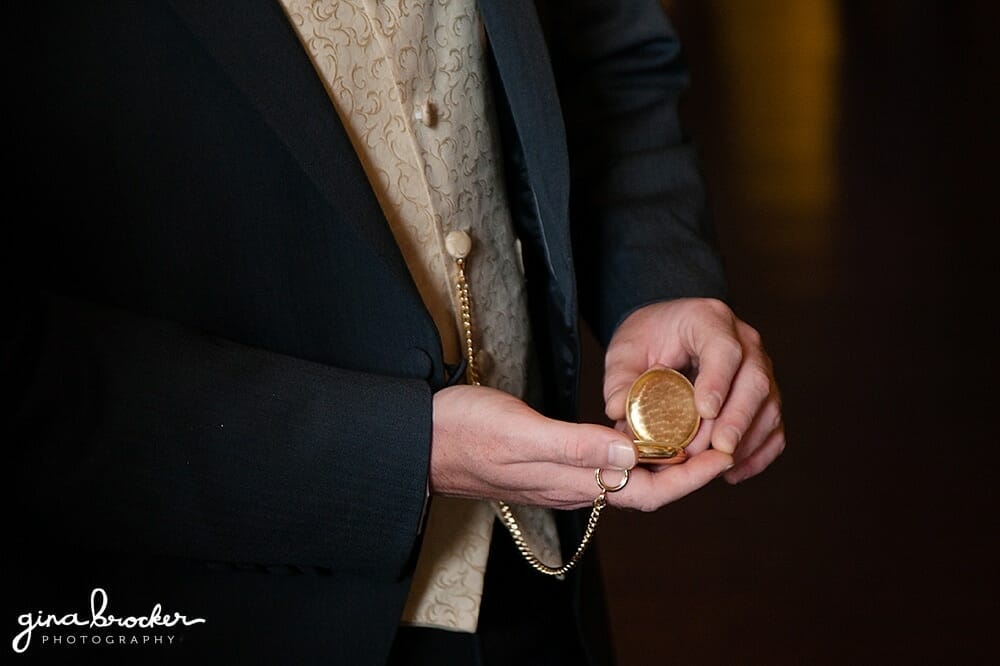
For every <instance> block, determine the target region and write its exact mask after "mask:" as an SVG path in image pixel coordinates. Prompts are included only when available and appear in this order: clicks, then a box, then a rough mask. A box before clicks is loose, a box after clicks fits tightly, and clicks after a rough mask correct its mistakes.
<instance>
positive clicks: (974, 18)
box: [584, 0, 1000, 666]
mask: <svg viewBox="0 0 1000 666" xmlns="http://www.w3.org/2000/svg"><path fill="white" fill-rule="evenodd" d="M998 6H1000V5H998V4H997V3H988V2H980V3H974V2H961V1H959V2H947V1H941V2H927V1H919V0H909V1H906V0H897V1H889V0H874V1H871V2H864V1H861V0H858V1H856V2H839V3H838V2H834V1H832V0H754V1H751V0H672V1H671V2H668V3H667V4H666V7H667V11H668V13H669V14H670V16H671V17H672V18H673V20H674V23H675V25H676V27H677V29H678V32H679V34H680V37H681V39H682V42H683V43H684V45H685V52H686V58H687V62H688V65H689V67H690V70H691V73H692V86H691V88H690V91H689V94H688V96H687V98H686V99H685V102H684V107H683V115H684V118H685V120H686V122H687V127H688V129H689V132H690V134H691V135H692V137H693V138H694V140H695V141H696V142H697V143H698V144H699V146H700V148H701V153H702V157H703V163H704V165H703V166H704V172H705V176H706V180H707V183H708V190H709V196H710V200H711V203H712V208H713V215H714V218H715V223H716V226H717V228H718V233H719V238H720V243H721V246H722V250H723V253H724V255H725V257H726V261H727V264H728V268H729V273H730V278H731V283H732V304H733V306H734V308H735V309H736V310H737V312H738V313H740V314H741V315H742V316H743V318H745V319H747V320H748V321H750V322H751V323H752V324H753V325H755V326H756V327H757V328H759V329H760V331H761V332H762V334H763V335H764V339H765V341H766V343H767V346H768V349H769V351H770V353H771V356H772V357H773V359H774V362H775V365H776V369H777V373H778V378H779V381H780V383H781V387H782V392H783V396H784V403H785V413H786V422H787V433H788V442H789V443H788V448H787V450H786V452H785V455H784V456H782V458H781V459H779V461H778V462H777V463H776V464H775V465H774V466H773V467H772V468H771V469H770V470H769V471H768V472H766V473H765V474H763V475H761V476H759V477H756V478H754V479H751V480H749V481H747V482H746V483H744V484H741V485H738V486H735V487H733V486H729V485H727V484H725V483H724V482H721V481H717V482H715V483H714V484H713V485H711V486H709V487H708V488H706V489H704V490H702V491H700V492H699V493H697V494H695V495H693V496H690V497H688V498H685V499H684V500H681V501H680V502H678V503H675V504H673V505H670V506H668V507H665V508H664V509H662V510H660V511H659V512H657V513H655V514H640V513H629V512H609V513H606V514H605V516H606V518H605V519H604V521H603V524H602V525H601V529H600V530H599V537H598V538H599V548H600V553H601V562H602V566H603V569H604V572H605V576H606V583H607V587H608V594H609V597H610V599H609V602H610V606H611V614H612V627H613V631H614V634H615V636H616V640H617V643H618V654H619V659H620V662H621V664H622V666H644V665H646V664H668V663H669V664H734V663H739V664H914V663H928V664H938V663H940V664H966V663H969V664H972V663H975V664H978V663H997V661H998V657H997V656H995V653H996V652H997V651H1000V648H995V647H994V641H993V638H994V633H993V632H994V631H995V627H996V625H997V621H998V620H1000V613H998V609H997V602H996V595H997V573H996V570H997V566H998V563H1000V558H998V549H997V545H996V540H997V523H998V521H997V518H996V510H997V503H996V500H995V497H996V493H995V490H994V474H995V472H996V469H997V465H996V462H997V455H996V448H997V446H998V437H997V435H998V428H997V426H996V416H995V415H996V414H997V413H998V412H1000V406H998V405H997V397H998V391H997V390H996V388H995V383H994V382H995V381H996V378H997V370H998V364H997V360H998V354H997V351H996V348H997V346H998V345H1000V326H998V315H997V308H998V307H1000V303H998V298H997V296H996V294H995V293H994V292H995V289H996V285H997V284H998V282H1000V280H998V279H997V278H998V277H1000V275H998V274H1000V271H998V269H997V265H998V264H1000V260H998V249H997V248H998V247H1000V244H998V241H997V240H995V235H996V234H995V233H993V232H995V229H993V227H996V226H997V225H998V222H1000V214H998V206H997V192H998V190H1000V188H997V187H996V186H995V185H994V183H993V181H994V179H995V178H996V177H997V176H998V173H1000V169H998V168H997V166H996V161H997V159H998V155H1000V141H998V132H997V127H996V125H997V122H998V118H1000V104H998V91H997V87H998V84H1000V54H998V49H1000V40H998V36H1000V10H998ZM588 373H589V374H588V375H587V376H586V377H585V387H584V388H585V394H586V395H588V396H589V397H590V398H591V399H592V402H591V403H589V404H588V405H587V407H586V409H585V416H586V417H587V418H588V419H589V420H593V421H601V420H602V418H603V417H602V414H601V412H602V409H601V405H600V401H599V396H600V389H599V383H600V381H601V377H600V360H599V350H597V349H596V348H595V347H594V346H593V345H592V344H591V348H590V363H589V364H588Z"/></svg>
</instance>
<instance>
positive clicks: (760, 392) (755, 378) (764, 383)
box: [749, 366, 771, 398]
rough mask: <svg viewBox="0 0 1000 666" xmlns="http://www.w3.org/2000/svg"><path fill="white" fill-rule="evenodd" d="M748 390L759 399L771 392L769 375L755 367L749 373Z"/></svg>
mask: <svg viewBox="0 0 1000 666" xmlns="http://www.w3.org/2000/svg"><path fill="white" fill-rule="evenodd" d="M749 380H750V388H751V389H752V390H753V392H754V395H757V396H759V397H761V398H763V397H764V396H766V395H768V394H769V393H770V392H771V375H769V374H768V372H767V370H766V369H765V368H763V367H761V366H757V367H755V368H753V369H752V370H751V371H750V377H749Z"/></svg>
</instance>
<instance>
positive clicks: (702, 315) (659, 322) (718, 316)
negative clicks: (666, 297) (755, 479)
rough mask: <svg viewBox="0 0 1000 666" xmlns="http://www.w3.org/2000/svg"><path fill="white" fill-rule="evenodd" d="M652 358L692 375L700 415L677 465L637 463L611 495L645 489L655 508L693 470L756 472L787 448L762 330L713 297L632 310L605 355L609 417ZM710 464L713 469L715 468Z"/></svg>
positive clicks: (628, 497) (702, 473)
mask: <svg viewBox="0 0 1000 666" xmlns="http://www.w3.org/2000/svg"><path fill="white" fill-rule="evenodd" d="M655 366H666V367H670V368H675V369H677V370H688V371H690V372H691V373H692V374H693V375H695V380H694V387H695V405H696V406H697V409H698V412H699V413H700V414H701V417H702V419H703V423H702V427H701V430H700V431H699V433H698V435H697V437H696V438H695V440H694V441H693V442H692V443H691V444H690V445H689V446H688V451H689V452H690V453H691V454H692V456H691V458H690V459H689V460H688V461H687V462H686V463H684V464H682V465H669V466H664V467H662V468H658V469H655V470H653V471H645V473H644V470H643V469H641V468H640V469H637V470H635V471H634V472H633V474H632V479H631V480H630V481H629V484H628V486H626V487H625V489H624V490H622V491H621V492H620V493H618V494H617V496H616V497H614V498H612V499H613V503H615V504H626V505H631V504H633V503H634V501H635V500H636V497H637V496H643V499H642V500H641V501H640V504H641V505H642V506H643V508H647V509H654V508H657V506H662V504H665V503H666V502H669V501H672V500H673V499H676V497H677V493H678V491H679V490H684V489H688V490H687V491H688V492H690V490H691V489H693V488H691V487H690V486H691V484H692V478H691V477H692V476H696V477H697V478H699V479H701V478H705V477H706V476H708V475H709V474H710V473H711V476H709V477H708V480H710V479H711V478H712V477H714V476H716V475H718V474H724V477H725V479H726V480H727V481H729V482H730V483H738V482H740V481H742V480H744V479H746V478H749V477H751V476H753V475H755V474H758V473H759V472H761V471H762V470H763V469H764V468H766V467H767V466H768V465H770V464H771V463H772V462H773V461H774V459H775V458H777V457H778V455H780V454H781V452H782V450H784V448H785V431H784V425H783V424H782V420H781V398H780V396H779V393H778V387H777V384H776V383H775V380H774V372H773V369H772V367H771V360H770V358H768V356H767V354H766V353H765V352H764V347H763V345H762V344H761V340H760V335H759V334H758V333H757V331H755V330H754V329H753V328H752V327H751V326H750V325H748V324H747V323H746V322H743V321H741V320H740V319H738V318H737V317H736V316H735V315H734V314H733V312H732V310H730V309H729V307H728V306H727V305H725V304H724V303H722V302H721V301H717V300H713V299H700V298H699V299H695V298H691V299H679V300H674V301H666V302H663V303H656V304H653V305H649V306H646V307H643V308H640V309H639V310H636V311H635V312H633V313H632V314H631V315H629V316H628V317H627V318H626V319H625V321H623V322H622V324H621V325H620V326H619V327H618V330H617V331H615V334H614V336H613V337H612V339H611V343H610V344H609V345H608V352H607V355H606V357H605V372H604V399H605V406H606V411H607V415H608V418H610V419H612V420H613V421H616V422H617V424H618V428H619V429H621V430H625V429H627V428H626V426H625V423H624V418H625V398H626V395H627V394H628V389H629V387H630V386H631V385H632V382H634V381H635V379H636V377H638V376H639V375H640V374H642V373H643V372H645V371H646V370H648V369H649V368H652V367H655ZM712 472H714V473H712Z"/></svg>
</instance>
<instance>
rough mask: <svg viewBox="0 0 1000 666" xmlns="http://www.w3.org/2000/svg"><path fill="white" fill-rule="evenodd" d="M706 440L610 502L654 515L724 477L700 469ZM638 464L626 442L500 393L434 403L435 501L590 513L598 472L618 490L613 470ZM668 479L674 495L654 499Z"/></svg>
mask: <svg viewBox="0 0 1000 666" xmlns="http://www.w3.org/2000/svg"><path fill="white" fill-rule="evenodd" d="M704 439H705V438H703V437H697V438H695V441H694V442H692V443H691V445H689V446H688V452H689V453H690V454H691V459H690V460H688V461H687V462H686V463H685V464H683V465H676V466H672V467H675V468H678V469H676V470H662V471H660V470H656V471H654V470H646V469H642V468H637V469H635V470H634V471H633V472H631V474H632V477H631V479H630V480H629V483H628V485H627V486H626V487H625V488H624V489H623V490H622V491H620V492H617V493H609V494H608V502H609V503H610V504H614V505H616V506H625V507H631V508H638V509H644V510H653V509H656V508H659V507H660V506H662V505H663V504H666V503H667V502H669V501H673V500H675V499H679V498H680V497H683V496H684V495H686V494H688V493H690V492H691V491H693V490H696V489H697V488H700V487H701V486H703V485H705V484H706V483H708V482H709V481H711V480H712V479H714V478H715V476H716V475H717V474H718V469H716V467H717V464H718V461H716V464H715V465H709V464H707V463H708V460H707V459H706V460H705V461H704V462H705V463H706V464H704V465H701V464H700V461H699V460H698V458H699V455H698V454H699V453H701V452H704V451H705V449H707V448H708V442H707V440H706V441H702V440H704ZM708 453H710V454H711V455H715V456H724V455H725V454H722V453H720V452H717V451H709V452H708ZM711 455H709V456H707V457H709V458H710V457H711ZM726 457H727V458H728V456H726ZM635 462H636V458H635V447H634V445H633V444H632V440H631V439H630V438H628V437H627V436H626V435H625V434H623V433H621V432H619V431H617V430H614V429H612V428H607V427H605V426H601V425H596V424H588V423H567V422H564V421H557V420H555V419H550V418H547V417H545V416H542V415H541V414H539V413H538V412H536V411H535V410H533V409H532V408H531V407H529V406H528V405H527V404H525V403H524V402H523V401H521V400H518V399H517V398H515V397H513V396H511V395H509V394H507V393H504V392H502V391H498V390H496V389H492V388H488V387H485V386H467V385H462V386H451V387H448V388H446V389H443V390H441V391H439V392H438V393H436V394H435V395H434V433H433V439H432V442H431V470H430V489H431V492H432V493H434V494H438V495H449V496H455V497H471V498H478V499H496V500H504V501H507V502H511V503H515V504H528V505H534V506H543V507H549V508H558V509H577V508H581V507H585V506H590V505H591V504H592V503H593V501H594V498H595V497H596V496H597V494H598V493H599V489H598V487H597V484H596V483H595V481H594V469H595V468H598V467H600V468H602V469H604V470H606V471H605V472H604V473H603V478H604V480H605V482H606V483H608V484H612V485H613V484H615V483H617V482H618V481H619V479H621V474H620V473H617V472H614V471H612V470H623V469H631V468H632V467H633V466H634V465H635ZM679 468H686V469H683V470H682V469H679ZM664 473H667V474H668V476H670V477H672V478H673V479H675V481H673V482H672V483H671V486H672V488H671V490H672V492H670V493H664V492H663V491H662V489H660V490H659V491H658V492H657V493H656V495H655V499H654V497H653V494H652V492H651V486H652V481H653V478H654V477H656V476H659V475H660V474H664ZM660 478H661V481H660V483H662V480H663V477H660Z"/></svg>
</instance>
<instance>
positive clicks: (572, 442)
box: [562, 437, 587, 467]
mask: <svg viewBox="0 0 1000 666" xmlns="http://www.w3.org/2000/svg"><path fill="white" fill-rule="evenodd" d="M562 457H563V462H564V463H565V464H567V465H573V466H574V467H583V466H584V465H585V464H586V462H587V461H586V447H585V446H584V445H583V442H582V440H580V439H578V438H576V437H569V438H567V439H565V440H564V441H563V452H562Z"/></svg>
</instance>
